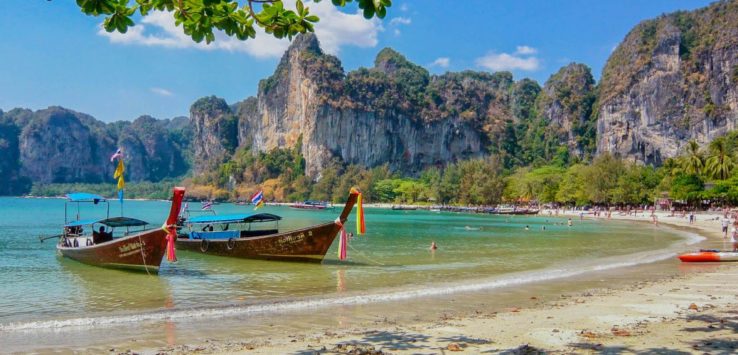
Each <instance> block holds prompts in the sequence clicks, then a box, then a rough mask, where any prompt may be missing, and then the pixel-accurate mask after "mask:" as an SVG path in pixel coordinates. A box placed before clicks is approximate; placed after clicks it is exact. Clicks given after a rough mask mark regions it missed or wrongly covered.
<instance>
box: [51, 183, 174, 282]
mask: <svg viewBox="0 0 738 355" xmlns="http://www.w3.org/2000/svg"><path fill="white" fill-rule="evenodd" d="M184 192H185V190H184V188H179V187H175V188H174V191H173V196H172V205H171V208H170V211H169V217H168V218H167V221H166V223H165V226H164V227H161V228H160V227H156V228H147V226H148V223H147V222H144V221H142V220H139V219H135V218H129V217H112V218H105V219H101V220H80V219H79V214H77V218H76V219H73V220H72V221H66V215H67V213H66V212H67V208H66V207H67V204H69V203H76V204H77V206H79V204H80V203H93V204H99V203H106V204H107V200H106V199H105V198H103V197H101V196H98V195H94V194H89V193H71V194H68V195H67V200H68V201H67V204H65V224H64V231H63V232H62V234H60V235H58V236H53V237H46V239H48V238H54V237H58V238H59V242H58V243H57V245H56V249H57V251H58V253H59V254H60V255H62V256H63V257H67V258H70V259H73V260H76V261H79V262H81V263H85V264H89V265H95V266H101V267H108V268H118V269H132V270H140V271H146V272H148V273H158V271H159V265H160V264H161V260H162V258H163V256H164V254H165V253H166V252H167V234H168V233H169V231H168V230H167V229H169V230H171V231H173V228H174V225H175V224H176V221H177V217H178V216H179V210H180V206H181V204H182V198H183V197H184ZM78 211H79V209H78ZM108 211H110V209H109V205H108ZM84 228H89V230H87V231H85V230H84ZM95 228H99V229H98V230H96V229H95ZM165 228H167V229H165ZM42 240H43V238H42ZM172 241H173V239H172ZM172 257H173V255H172Z"/></svg>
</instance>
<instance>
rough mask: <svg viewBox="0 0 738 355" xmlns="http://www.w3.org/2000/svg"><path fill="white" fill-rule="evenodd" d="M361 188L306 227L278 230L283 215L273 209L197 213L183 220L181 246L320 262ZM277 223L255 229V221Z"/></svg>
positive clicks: (226, 253) (206, 251)
mask: <svg viewBox="0 0 738 355" xmlns="http://www.w3.org/2000/svg"><path fill="white" fill-rule="evenodd" d="M358 196H359V192H358V191H356V190H352V191H351V193H350V194H349V197H348V200H347V201H346V205H345V206H344V207H343V211H342V212H341V214H340V215H339V217H338V218H337V219H336V220H335V221H333V222H327V223H323V224H319V225H315V226H311V227H307V228H301V229H296V230H291V231H288V232H281V233H280V232H279V229H278V226H277V224H278V222H279V220H281V217H279V216H277V215H273V214H270V213H258V214H232V215H211V216H198V217H193V218H189V219H186V220H185V221H183V222H182V225H181V228H180V233H179V235H178V237H177V244H176V247H177V249H178V250H187V251H192V252H196V253H202V254H207V255H218V256H230V257H236V258H246V259H262V260H282V261H303V262H321V261H323V258H324V257H325V254H326V252H328V249H329V248H330V246H331V244H333V240H334V239H335V238H336V235H337V234H338V233H339V232H340V231H341V228H342V226H343V223H344V222H346V219H347V218H348V216H349V214H350V213H351V210H352V209H353V208H354V204H356V200H357V198H358ZM270 222H271V223H274V224H275V225H274V226H272V227H270V228H262V229H253V228H252V225H253V224H254V223H270Z"/></svg>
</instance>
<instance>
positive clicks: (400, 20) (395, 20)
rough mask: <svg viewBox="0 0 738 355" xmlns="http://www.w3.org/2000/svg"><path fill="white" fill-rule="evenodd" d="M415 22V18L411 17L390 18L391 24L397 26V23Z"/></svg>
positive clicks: (407, 23)
mask: <svg viewBox="0 0 738 355" xmlns="http://www.w3.org/2000/svg"><path fill="white" fill-rule="evenodd" d="M411 23H413V20H412V19H410V18H409V17H395V18H393V19H391V20H390V25H393V26H397V25H409V24H411Z"/></svg>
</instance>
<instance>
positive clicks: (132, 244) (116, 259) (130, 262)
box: [56, 229, 166, 273]
mask: <svg viewBox="0 0 738 355" xmlns="http://www.w3.org/2000/svg"><path fill="white" fill-rule="evenodd" d="M165 236H166V232H165V231H164V230H163V229H151V230H148V231H144V232H141V233H137V234H134V235H131V236H127V237H124V238H119V239H114V240H111V241H109V242H106V243H101V244H96V245H91V246H80V247H76V248H74V247H65V246H63V245H62V244H57V246H56V249H57V250H58V252H59V254H61V255H62V256H64V257H67V258H70V259H73V260H76V261H79V262H81V263H84V264H88V265H95V266H101V267H107V268H114V269H129V270H139V271H146V272H149V273H158V272H159V265H160V264H161V260H162V257H163V256H164V253H165V252H166V238H165Z"/></svg>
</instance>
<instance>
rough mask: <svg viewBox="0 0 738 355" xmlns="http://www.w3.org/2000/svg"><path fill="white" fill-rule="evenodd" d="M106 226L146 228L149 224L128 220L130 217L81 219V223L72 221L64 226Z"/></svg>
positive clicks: (132, 219)
mask: <svg viewBox="0 0 738 355" xmlns="http://www.w3.org/2000/svg"><path fill="white" fill-rule="evenodd" d="M95 223H97V224H104V225H106V226H108V227H112V228H117V227H139V226H145V225H148V224H149V223H148V222H145V221H142V220H140V219H135V218H128V217H113V218H107V219H81V220H79V221H72V222H69V223H67V224H65V225H64V227H79V226H89V225H92V224H95Z"/></svg>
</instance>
